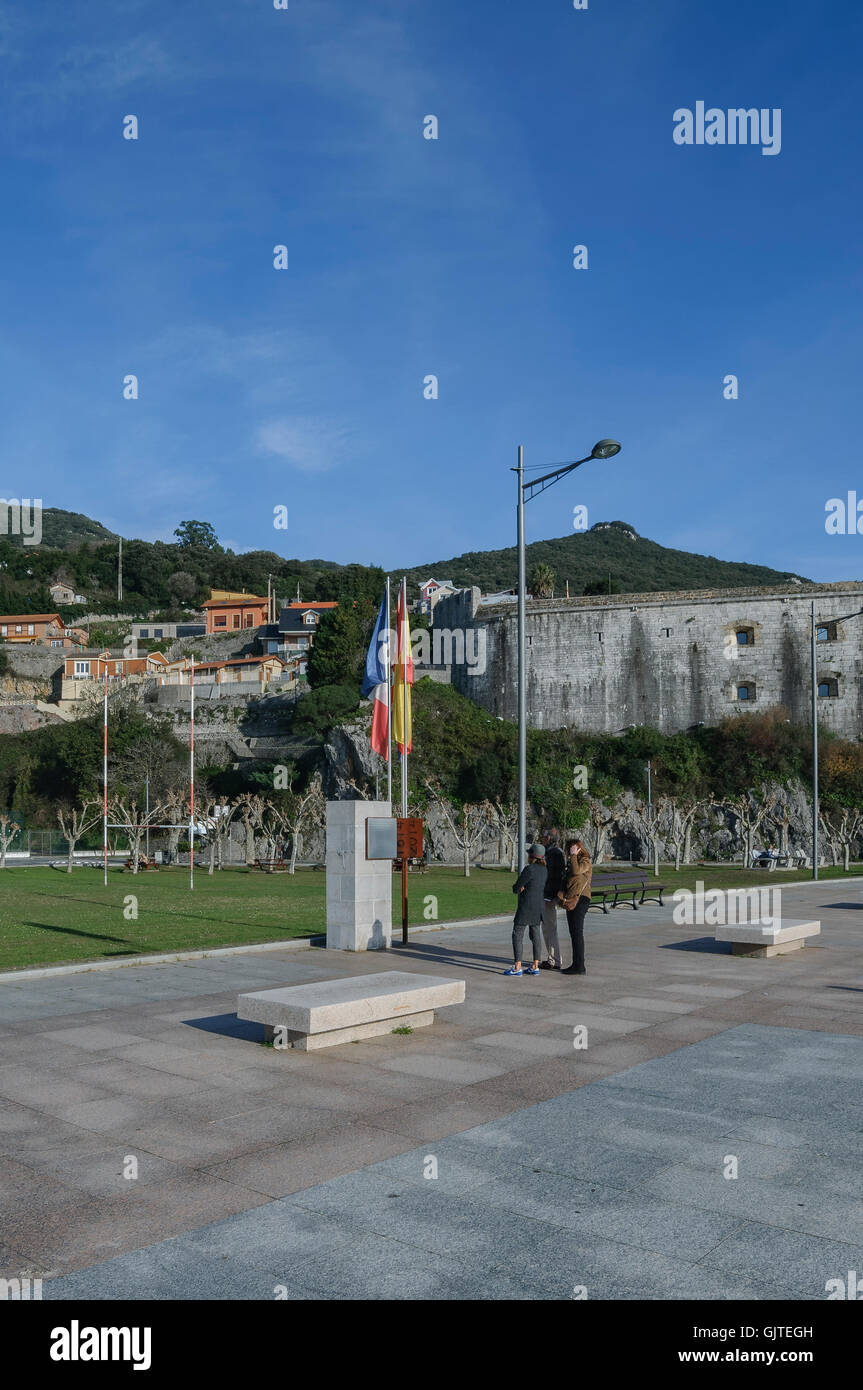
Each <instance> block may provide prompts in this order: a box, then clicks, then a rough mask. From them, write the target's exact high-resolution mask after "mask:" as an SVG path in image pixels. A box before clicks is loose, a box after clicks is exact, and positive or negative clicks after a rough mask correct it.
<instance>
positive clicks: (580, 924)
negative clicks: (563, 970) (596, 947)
mask: <svg viewBox="0 0 863 1390" xmlns="http://www.w3.org/2000/svg"><path fill="white" fill-rule="evenodd" d="M589 907H590V898H579V900H578V902H577V903H576V905H575V907H571V908H567V910H566V925H567V926H568V927H569V935H570V939H571V941H572V964H573V965H574V966H575V968H576V970H583V969H584V919H585V917H586V916H587V909H588V908H589Z"/></svg>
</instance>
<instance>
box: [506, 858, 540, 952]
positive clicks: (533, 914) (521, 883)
mask: <svg viewBox="0 0 863 1390" xmlns="http://www.w3.org/2000/svg"><path fill="white" fill-rule="evenodd" d="M547 876H548V870H547V869H546V867H545V849H544V848H543V846H542V845H531V847H530V849H529V850H528V856H527V864H526V865H525V866H524V868H523V869H522V871H521V873H520V874H519V876H518V881H517V882H516V883H514V884H513V885H512V891H513V893H517V894H518V907H517V908H516V910H515V918H514V920H513V924H512V954H513V957H514V964H513V967H512V969H511V970H505V971H504V972H503V973H504V974H505V975H525V974H527V975H538V974H539V954H540V951H541V950H542V904H543V895H544V893H545V880H546V878H547ZM525 927H527V929H528V931H529V932H530V944H531V945H532V947H533V966H532V967H528V969H527V970H526V971H525V970H522V968H521V943H522V941H523V940H524V929H525Z"/></svg>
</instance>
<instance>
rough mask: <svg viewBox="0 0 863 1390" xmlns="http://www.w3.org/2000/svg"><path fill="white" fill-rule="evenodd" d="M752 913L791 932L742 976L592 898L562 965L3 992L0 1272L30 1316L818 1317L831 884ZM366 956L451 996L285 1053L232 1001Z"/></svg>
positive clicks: (454, 940) (825, 1268)
mask: <svg viewBox="0 0 863 1390" xmlns="http://www.w3.org/2000/svg"><path fill="white" fill-rule="evenodd" d="M783 915H784V916H785V917H788V918H794V917H797V918H812V917H818V918H820V920H821V923H822V934H821V936H820V937H819V938H818V939H817V943H816V944H815V945H811V946H807V947H806V949H805V950H803V951H799V952H796V953H794V954H792V955H789V956H782V957H777V958H775V959H771V960H750V959H745V958H739V957H732V956H731V955H730V954H729V952H728V948H727V947H724V948H723V947H718V946H716V944H715V943H714V942H713V941H712V939H711V937H710V934H709V929H707V928H698V927H679V926H675V925H674V923H673V921H672V916H671V908H670V906H667V907H666V908H659V907H658V906H651V907H645V908H642V909H641V911H639V912H637V913H635V912H632V911H631V910H629V909H626V908H621V909H618V910H617V911H616V912H614V913H612V914H611V915H609V916H607V917H603V916H602V915H600V914H599V913H596V912H592V913H590V915H589V918H588V930H587V952H588V956H587V965H588V972H589V973H588V975H587V976H586V977H584V978H578V977H571V976H570V977H562V976H560V975H557V974H551V973H549V972H543V973H542V974H541V975H540V976H539V977H536V978H531V977H525V978H523V979H507V978H505V977H504V976H503V975H502V973H501V972H502V970H503V968H504V966H505V965H506V964H507V963H508V956H509V951H508V935H509V932H508V922H509V919H508V918H502V919H501V920H500V922H498V923H494V922H491V923H483V924H474V925H470V926H461V927H457V928H453V929H450V930H429V931H423V932H416V933H412V936H411V941H410V944H409V945H408V946H407V947H396V948H394V949H393V950H392V952H390V953H389V954H388V955H381V954H380V953H369V954H346V953H341V952H332V951H330V952H327V951H325V950H323V949H321V948H319V947H306V948H303V949H290V948H284V947H274V948H273V949H272V950H267V951H264V952H255V953H246V954H240V955H221V956H218V957H215V956H214V957H205V958H198V959H194V960H189V961H185V962H181V963H173V964H148V965H130V966H127V967H123V968H114V969H104V970H103V969H94V970H92V971H89V972H86V973H79V974H67V973H63V974H47V975H42V976H41V977H37V978H31V979H23V978H19V979H12V978H10V977H8V976H7V977H5V978H4V979H3V980H2V981H0V1201H2V1219H0V1275H4V1276H6V1277H14V1276H16V1275H18V1274H19V1273H21V1272H30V1273H32V1274H33V1275H37V1276H38V1275H41V1276H42V1278H43V1280H44V1287H43V1296H44V1297H45V1298H60V1299H62V1298H72V1297H74V1298H94V1299H117V1298H140V1299H154V1298H155V1299H197V1298H219V1299H273V1298H275V1297H279V1296H286V1297H288V1298H301V1299H302V1298H306V1299H308V1298H322V1297H323V1298H337V1299H346V1298H362V1299H367V1298H374V1299H387V1298H407V1299H420V1298H441V1299H453V1298H477V1299H505V1298H519V1299H525V1298H526V1299H536V1298H542V1299H545V1298H552V1299H564V1298H565V1299H569V1298H572V1297H574V1296H578V1294H579V1291H581V1290H583V1291H585V1292H586V1295H587V1297H589V1298H593V1299H596V1298H600V1299H601V1298H616V1299H627V1298H632V1299H635V1298H638V1299H642V1298H647V1299H690V1298H695V1299H729V1298H749V1299H771V1298H795V1299H822V1300H823V1299H824V1298H825V1296H826V1295H825V1284H826V1282H827V1281H828V1280H829V1279H832V1278H845V1277H846V1275H847V1271H848V1270H852V1269H857V1270H863V1200H861V1198H860V1196H859V1187H860V1183H859V1172H860V1158H859V1155H860V1149H861V1145H863V1084H861V1083H863V1013H861V1003H863V895H861V892H860V887H859V880H856V879H849V880H848V881H844V882H839V881H835V880H833V881H829V882H827V883H823V884H807V885H800V886H797V887H788V888H784V889H783ZM382 969H394V970H415V971H419V972H423V971H425V972H426V973H428V974H433V975H439V976H440V975H442V976H447V977H452V978H462V979H465V980H466V982H467V998H466V1001H465V1003H464V1004H463V1005H456V1006H453V1007H450V1008H447V1009H446V1010H444V1011H443V1012H442V1013H441V1014H440V1015H439V1016H438V1019H437V1021H436V1022H435V1024H434V1026H433V1027H431V1028H427V1029H422V1030H419V1031H417V1032H415V1033H413V1034H411V1035H395V1034H386V1035H383V1036H380V1037H377V1038H371V1039H367V1040H364V1041H361V1042H356V1043H347V1044H344V1045H342V1046H339V1047H334V1048H331V1049H327V1050H326V1051H325V1052H315V1053H301V1052H294V1051H290V1052H283V1051H276V1050H274V1049H272V1048H266V1047H264V1046H262V1045H261V1039H262V1034H263V1030H262V1028H261V1026H260V1025H257V1024H251V1023H240V1022H238V1020H237V1018H236V1002H237V995H238V994H239V993H241V992H244V991H249V990H255V989H265V988H268V987H275V986H278V985H290V984H299V983H302V982H306V981H315V980H322V979H326V978H328V977H334V976H344V975H357V974H361V973H369V974H371V973H377V972H379V971H381V970H382ZM580 1026H581V1027H586V1029H587V1042H588V1046H587V1047H586V1049H582V1048H575V1047H574V1046H573V1036H574V1035H573V1030H574V1029H575V1028H578V1027H580ZM129 1157H133V1158H135V1159H136V1160H137V1177H134V1178H130V1177H126V1176H124V1169H125V1170H127V1171H128V1167H129V1165H128V1159H129ZM729 1160H736V1168H737V1176H736V1177H733V1176H726V1174H727V1173H728V1172H729ZM731 1166H733V1165H731ZM435 1174H436V1175H435Z"/></svg>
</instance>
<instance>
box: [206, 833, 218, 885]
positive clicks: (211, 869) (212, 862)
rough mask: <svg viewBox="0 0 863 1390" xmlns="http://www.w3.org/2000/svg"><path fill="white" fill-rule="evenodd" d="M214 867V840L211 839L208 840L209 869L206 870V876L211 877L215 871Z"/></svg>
mask: <svg viewBox="0 0 863 1390" xmlns="http://www.w3.org/2000/svg"><path fill="white" fill-rule="evenodd" d="M215 868H216V842H215V840H213V839H211V840H210V867H209V869H208V870H207V875H208V877H212V875H213V873H214V872H215Z"/></svg>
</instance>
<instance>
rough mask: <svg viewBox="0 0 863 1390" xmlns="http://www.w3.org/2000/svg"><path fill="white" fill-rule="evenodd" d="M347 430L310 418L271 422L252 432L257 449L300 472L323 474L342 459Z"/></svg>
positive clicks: (346, 441) (346, 446)
mask: <svg viewBox="0 0 863 1390" xmlns="http://www.w3.org/2000/svg"><path fill="white" fill-rule="evenodd" d="M349 437H350V436H349V431H348V430H346V429H340V428H338V427H333V426H332V425H329V424H327V423H325V422H324V421H323V420H317V419H313V418H310V417H305V418H303V417H294V418H291V419H281V420H270V421H268V422H267V423H266V424H263V425H260V426H259V427H258V429H257V431H256V433H255V444H256V447H257V448H258V449H259V450H260V451H261V452H262V453H266V454H275V456H276V457H277V458H280V459H283V460H284V461H285V462H286V463H290V464H291V465H292V466H293V467H294V468H299V469H301V470H302V471H303V472H308V473H323V472H326V471H327V470H328V469H330V468H335V467H336V466H337V465H338V464H339V463H341V461H342V459H343V458H344V457H345V454H346V452H347V448H348V442H349Z"/></svg>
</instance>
